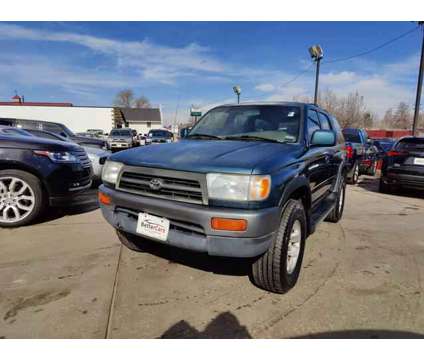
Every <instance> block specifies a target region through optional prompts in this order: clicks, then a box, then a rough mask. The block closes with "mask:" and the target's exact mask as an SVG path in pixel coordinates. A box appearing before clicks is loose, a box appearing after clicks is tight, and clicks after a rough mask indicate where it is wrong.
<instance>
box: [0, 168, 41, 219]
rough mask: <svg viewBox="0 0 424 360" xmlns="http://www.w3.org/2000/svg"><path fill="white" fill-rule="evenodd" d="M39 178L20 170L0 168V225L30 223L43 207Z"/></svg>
mask: <svg viewBox="0 0 424 360" xmlns="http://www.w3.org/2000/svg"><path fill="white" fill-rule="evenodd" d="M45 203H46V201H45V194H44V193H43V188H42V185H41V181H40V179H38V178H37V177H36V176H34V175H32V174H31V173H28V172H26V171H22V170H14V169H10V170H0V227H18V226H23V225H27V224H29V223H31V222H32V221H34V220H35V219H36V218H37V217H39V216H40V215H41V213H42V212H43V210H44V209H45Z"/></svg>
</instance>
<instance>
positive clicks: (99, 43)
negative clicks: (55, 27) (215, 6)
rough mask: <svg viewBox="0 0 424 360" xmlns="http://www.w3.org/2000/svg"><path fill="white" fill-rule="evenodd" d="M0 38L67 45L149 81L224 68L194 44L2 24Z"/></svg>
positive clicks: (216, 70)
mask: <svg viewBox="0 0 424 360" xmlns="http://www.w3.org/2000/svg"><path fill="white" fill-rule="evenodd" d="M0 38H1V39H14V40H32V41H50V42H66V43H71V44H75V45H80V46H83V47H86V48H89V49H91V50H92V51H95V52H98V53H101V54H106V55H110V56H113V57H115V58H116V60H117V63H118V64H119V65H120V66H121V67H130V68H133V69H136V70H139V71H140V73H141V75H142V76H143V77H145V78H146V79H148V80H154V81H159V82H163V83H168V84H169V83H173V82H175V79H176V78H177V77H183V76H193V75H194V73H195V72H206V73H220V72H222V71H224V65H223V64H222V63H221V62H219V61H218V60H216V59H215V58H213V56H212V55H211V54H210V51H209V49H208V48H207V47H204V46H200V45H198V44H195V43H191V44H188V45H187V46H184V47H179V48H178V47H169V46H163V45H158V44H154V43H152V42H150V41H148V40H143V41H119V40H111V39H106V38H100V37H95V36H90V35H81V34H75V33H67V32H47V31H43V30H37V29H29V28H25V27H22V26H18V25H11V24H0Z"/></svg>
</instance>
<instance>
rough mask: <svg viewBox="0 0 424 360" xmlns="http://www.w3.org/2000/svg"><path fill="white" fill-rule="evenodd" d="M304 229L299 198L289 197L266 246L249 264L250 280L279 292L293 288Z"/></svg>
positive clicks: (265, 288) (303, 243) (259, 285)
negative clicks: (275, 229) (268, 246)
mask: <svg viewBox="0 0 424 360" xmlns="http://www.w3.org/2000/svg"><path fill="white" fill-rule="evenodd" d="M306 233H307V226H306V215H305V210H304V208H303V205H302V202H301V201H299V200H293V199H290V200H289V201H288V202H287V204H286V206H285V209H284V211H283V215H282V217H281V222H280V226H279V228H278V231H277V233H276V234H275V236H274V239H273V242H272V244H271V246H270V248H269V249H268V251H267V252H266V253H264V254H263V255H262V256H261V257H260V258H258V259H257V260H256V261H255V262H254V263H253V264H252V281H253V283H254V284H255V285H257V286H258V287H260V288H262V289H264V290H267V291H271V292H274V293H279V294H283V293H285V292H287V291H288V290H290V289H291V288H293V287H294V286H295V284H296V282H297V279H298V277H299V274H300V268H301V266H302V259H303V253H304V250H305V239H306Z"/></svg>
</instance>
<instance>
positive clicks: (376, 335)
mask: <svg viewBox="0 0 424 360" xmlns="http://www.w3.org/2000/svg"><path fill="white" fill-rule="evenodd" d="M295 339H424V334H418V333H415V332H410V331H398V330H381V329H376V330H371V329H364V330H342V331H329V332H321V333H313V334H308V335H304V336H297V337H295Z"/></svg>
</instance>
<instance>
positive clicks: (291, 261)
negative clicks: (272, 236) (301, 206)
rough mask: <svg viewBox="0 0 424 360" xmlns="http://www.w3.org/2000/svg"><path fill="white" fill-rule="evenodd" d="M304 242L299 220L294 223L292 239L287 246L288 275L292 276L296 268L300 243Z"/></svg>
mask: <svg viewBox="0 0 424 360" xmlns="http://www.w3.org/2000/svg"><path fill="white" fill-rule="evenodd" d="M301 240H302V225H301V224H300V221H299V220H296V221H295V222H294V223H293V226H292V229H291V232H290V238H289V242H288V245H287V267H286V269H287V273H288V274H291V273H292V272H293V271H294V269H295V268H296V264H297V260H298V258H299V253H300V243H301Z"/></svg>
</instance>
